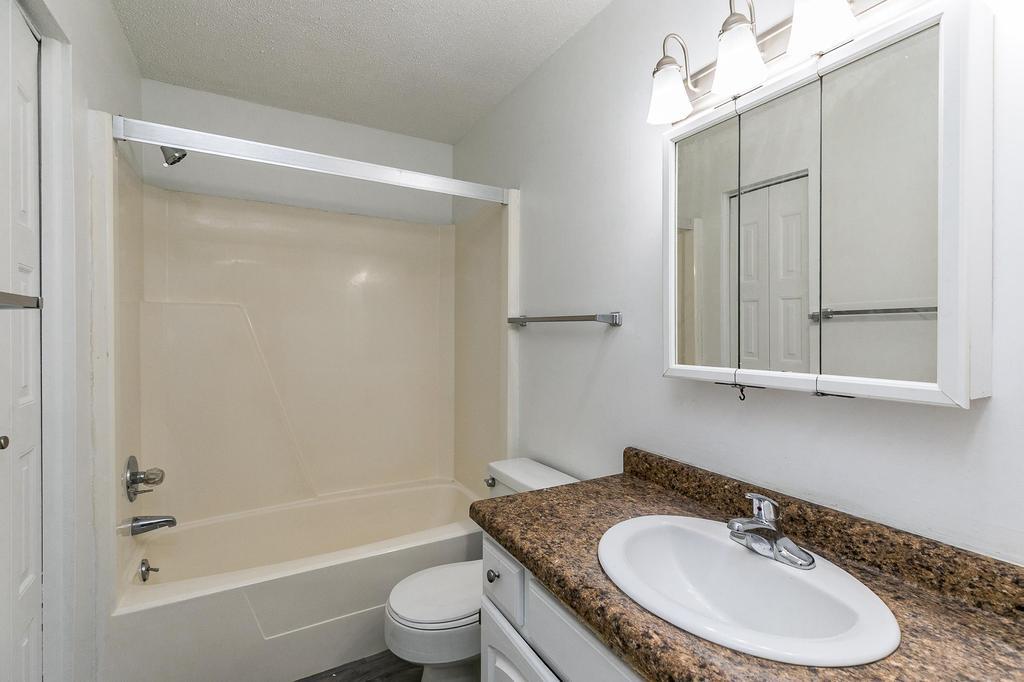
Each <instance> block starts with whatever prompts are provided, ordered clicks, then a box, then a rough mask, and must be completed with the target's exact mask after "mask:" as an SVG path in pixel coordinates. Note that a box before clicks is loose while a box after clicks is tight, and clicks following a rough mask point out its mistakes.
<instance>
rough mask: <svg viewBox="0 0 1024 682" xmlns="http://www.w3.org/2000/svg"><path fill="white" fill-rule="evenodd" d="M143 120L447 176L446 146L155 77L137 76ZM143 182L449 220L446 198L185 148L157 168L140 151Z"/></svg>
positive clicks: (154, 159) (150, 155)
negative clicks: (174, 161)
mask: <svg viewBox="0 0 1024 682" xmlns="http://www.w3.org/2000/svg"><path fill="white" fill-rule="evenodd" d="M142 117H143V118H144V119H146V120H148V121H154V122H156V123H165V124H168V125H174V126H181V127H183V128H193V129H196V130H201V131H204V132H209V133H217V134H220V135H228V136H231V137H241V138H245V139H250V140H257V141H260V142H268V143H270V144H276V145H280V146H284V147H294V148H298V149H305V150H308V151H313V152H319V153H321V154H330V155H332V156H342V157H345V158H349V159H356V160H358V161H367V162H370V163H379V164H383V165H385V166H393V167H395V168H404V169H407V170H414V171H421V172H424V173H432V174H434V175H441V176H445V177H450V176H451V174H452V146H451V145H449V144H444V143H442V142H433V141H430V140H423V139H420V138H418V137H410V136H408V135H399V134H398V133H390V132H386V131H383V130H377V129H375V128H367V127H366V126H360V125H355V124H352V123H343V122H341V121H334V120H331V119H327V118H320V117H318V116H310V115H308V114H299V113H296V112H294V111H287V110H284V109H276V108H274V107H268V106H263V105H261V104H252V103H251V102H245V101H243V100H239V99H233V98H231V97H223V96H221V95H214V94H211V93H208V92H202V91H199V90H191V89H189V88H182V87H178V86H176V85H168V84H166V83H159V82H157V81H151V80H144V81H142ZM142 158H143V172H144V174H145V178H146V182H147V183H149V184H154V185H157V186H160V187H164V188H166V189H173V190H180V191H185V192H197V193H202V194H214V195H217V196H225V197H233V198H238V199H254V200H257V201H269V202H273V203H281V204H290V205H293V206H304V207H308V208H320V209H324V210H328V211H338V212H341V213H349V214H355V215H368V216H374V217H379V218H393V219H396V220H407V221H415V222H422V223H434V224H447V223H451V222H452V200H451V197H449V196H446V195H443V194H434V193H432V192H422V191H418V190H411V189H401V188H397V187H390V186H388V185H381V184H376V183H371V182H362V181H359V180H350V179H346V178H335V177H331V176H326V175H319V174H315V173H306V172H301V171H295V170H291V169H283V168H276V167H272V166H265V165H262V164H255V163H251V162H248V161H234V160H231V159H220V158H216V157H211V156H209V155H205V156H203V155H199V154H194V153H193V154H191V155H190V156H189V158H188V159H186V160H185V161H183V162H182V163H180V164H178V165H175V166H172V167H170V168H165V167H163V157H161V156H160V152H159V150H158V149H157V148H156V147H152V146H148V147H146V148H145V149H144V150H143V151H142Z"/></svg>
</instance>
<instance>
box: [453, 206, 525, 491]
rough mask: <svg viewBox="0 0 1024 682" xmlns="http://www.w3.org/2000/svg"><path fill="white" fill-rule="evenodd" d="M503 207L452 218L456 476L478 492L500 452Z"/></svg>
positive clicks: (503, 422)
mask: <svg viewBox="0 0 1024 682" xmlns="http://www.w3.org/2000/svg"><path fill="white" fill-rule="evenodd" d="M507 212H508V209H507V208H505V207H503V206H488V207H486V208H483V209H482V210H480V211H478V212H477V213H475V214H473V216H472V218H469V219H466V220H463V221H460V222H459V223H458V224H457V225H456V226H455V478H456V479H457V480H458V481H459V482H460V483H462V484H463V485H465V486H466V487H468V488H469V489H470V490H472V491H473V492H475V493H477V494H478V495H481V496H486V494H487V488H486V487H485V486H484V484H483V479H484V477H485V476H486V472H487V463H488V462H491V461H494V460H497V459H504V458H505V456H506V433H507V414H508V407H507V405H508V403H507V396H508V385H507V381H506V377H507V375H508V372H507V357H508V347H507V344H508V335H509V326H508V323H507V318H508V312H507V306H508V295H507V291H508V283H507V273H508V253H507V248H506V245H507V243H508V231H507ZM513 333H514V332H513Z"/></svg>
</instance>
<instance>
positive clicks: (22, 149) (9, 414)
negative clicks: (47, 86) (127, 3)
mask: <svg viewBox="0 0 1024 682" xmlns="http://www.w3.org/2000/svg"><path fill="white" fill-rule="evenodd" d="M0 16H2V20H0V21H2V23H0V32H2V33H3V35H4V37H5V39H6V38H9V45H10V51H9V52H8V55H9V56H10V60H9V61H5V62H0V92H2V95H0V110H2V114H0V125H2V135H3V139H4V149H5V151H6V153H3V154H0V182H2V183H3V190H2V194H3V199H2V203H0V211H2V218H0V245H2V251H0V254H2V255H0V290H3V291H8V292H13V293H17V294H24V295H29V296H38V295H39V94H38V93H39V83H38V63H39V62H38V60H39V43H38V42H37V41H36V38H35V36H34V35H33V34H32V31H31V30H30V29H29V28H28V25H27V24H26V23H25V21H24V18H23V17H22V16H21V13H20V11H19V10H18V9H17V7H16V6H15V5H14V3H13V2H12V1H11V0H0ZM4 42H8V41H7V40H4ZM39 334H40V329H39V312H38V311H36V310H0V435H3V436H7V437H8V438H9V445H8V447H7V448H5V449H4V450H0V502H2V505H3V507H2V512H0V543H2V546H0V556H2V558H0V577H2V581H3V582H2V587H0V614H2V615H0V618H2V620H3V624H2V626H0V646H2V649H3V650H2V653H0V669H5V670H9V671H11V677H10V679H12V680H14V681H16V682H22V681H24V682H28V681H30V680H31V681H37V680H39V679H41V677H42V618H41V605H42V585H41V583H42V576H41V570H42V529H41V524H42V498H41V473H42V472H41V466H42V463H41V424H40V418H41V411H40V399H39V396H40V364H39V363H40V357H39V349H40V336H39Z"/></svg>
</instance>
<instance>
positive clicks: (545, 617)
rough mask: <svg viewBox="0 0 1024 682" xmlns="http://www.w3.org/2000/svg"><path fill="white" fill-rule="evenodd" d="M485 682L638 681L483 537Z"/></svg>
mask: <svg viewBox="0 0 1024 682" xmlns="http://www.w3.org/2000/svg"><path fill="white" fill-rule="evenodd" d="M482 571H483V575H482V580H483V586H484V598H483V604H482V607H481V609H480V637H481V642H480V663H481V666H482V669H483V674H482V679H483V680H484V682H547V681H548V680H552V681H554V680H587V682H633V681H635V680H640V679H641V678H640V677H638V676H637V674H636V673H634V672H633V671H632V670H631V669H630V668H629V666H627V665H626V664H625V663H624V662H623V661H622V660H621V659H620V658H619V657H618V656H616V655H615V654H614V653H613V652H612V651H611V649H609V648H608V647H606V646H605V645H604V644H603V643H602V642H601V641H600V640H599V639H598V638H597V637H595V636H594V635H593V634H592V633H591V632H590V631H589V630H588V629H587V628H586V626H584V625H583V624H582V623H580V622H579V620H577V618H576V616H575V615H574V614H573V613H572V612H571V611H569V609H567V608H566V607H565V606H563V605H562V604H561V603H560V602H559V601H558V599H557V598H555V596H554V595H552V594H551V593H550V592H549V591H548V590H547V588H545V587H544V586H543V585H542V584H541V583H540V582H539V581H538V580H537V579H536V578H535V577H534V576H533V575H531V574H530V572H529V571H527V570H526V568H525V567H524V566H523V565H522V564H520V563H519V562H518V561H517V560H516V559H515V558H514V557H513V556H512V555H511V554H509V553H508V552H506V551H505V550H504V549H503V548H502V547H501V546H500V545H498V543H497V542H495V541H494V540H493V539H491V538H490V537H487V536H486V535H485V536H484V548H483V568H482Z"/></svg>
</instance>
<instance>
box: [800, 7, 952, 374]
mask: <svg viewBox="0 0 1024 682" xmlns="http://www.w3.org/2000/svg"><path fill="white" fill-rule="evenodd" d="M938 73H939V28H938V27H933V28H930V29H928V30H926V31H923V32H921V33H918V34H916V35H913V36H910V37H909V38H906V39H904V40H901V41H900V42H898V43H896V44H894V45H891V46H889V47H886V48H884V49H882V50H879V51H878V52H875V53H873V54H870V55H868V56H866V57H864V58H862V59H859V60H858V61H855V62H853V63H852V64H849V65H847V66H844V67H843V68H841V69H838V70H836V71H833V72H832V73H829V74H826V75H825V76H824V77H823V78H822V81H821V106H822V135H821V145H822V146H821V156H822V166H821V168H822V177H821V179H822V188H821V192H822V205H821V261H822V268H821V301H822V310H821V316H820V328H821V372H822V373H823V374H836V375H844V376H864V377H873V378H879V379H905V380H909V381H928V382H934V381H936V360H937V357H936V355H937V348H938V323H937V319H938V282H939V272H938V254H939V230H938V220H939V218H938V207H939V197H938V190H939V177H938V174H939V154H938V152H939V148H938V141H939V78H938ZM903 311H906V312H903Z"/></svg>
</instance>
